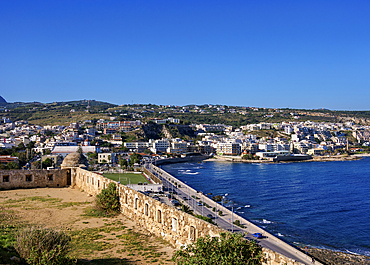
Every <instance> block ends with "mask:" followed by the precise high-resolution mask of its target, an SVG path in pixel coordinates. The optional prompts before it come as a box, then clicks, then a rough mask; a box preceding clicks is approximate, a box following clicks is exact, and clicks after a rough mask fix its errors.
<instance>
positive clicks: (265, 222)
mask: <svg viewBox="0 0 370 265" xmlns="http://www.w3.org/2000/svg"><path fill="white" fill-rule="evenodd" d="M255 222H256V223H260V224H273V223H274V222H273V221H269V220H266V219H262V221H261V220H255Z"/></svg>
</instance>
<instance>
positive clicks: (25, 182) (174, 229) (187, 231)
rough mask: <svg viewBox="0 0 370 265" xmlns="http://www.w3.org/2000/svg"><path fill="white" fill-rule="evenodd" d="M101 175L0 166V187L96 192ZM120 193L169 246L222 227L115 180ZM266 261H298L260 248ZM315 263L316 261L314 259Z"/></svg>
mask: <svg viewBox="0 0 370 265" xmlns="http://www.w3.org/2000/svg"><path fill="white" fill-rule="evenodd" d="M111 182H114V181H112V180H110V179H107V178H105V177H104V176H102V175H99V174H96V173H94V172H90V171H87V170H84V169H81V168H70V169H62V170H0V189H16V188H36V187H64V186H67V185H68V184H69V183H71V184H72V186H74V187H75V188H78V189H80V190H82V191H84V192H86V193H88V194H91V195H97V194H98V193H100V192H101V190H102V189H104V188H107V187H108V185H109V183H111ZM115 183H116V185H117V187H118V191H119V196H120V203H121V212H122V214H123V215H125V216H127V217H128V218H130V219H132V220H133V221H135V222H136V224H137V225H138V226H141V227H143V228H144V229H146V230H147V231H149V232H150V233H152V234H154V235H156V236H158V237H161V238H163V239H164V240H166V241H168V242H169V243H171V244H172V245H173V246H175V247H177V248H179V247H181V246H184V245H187V244H190V243H193V242H195V241H196V239H197V238H199V237H204V236H207V235H209V236H211V237H216V236H219V234H220V233H221V232H225V230H223V229H221V228H219V227H217V226H215V225H212V224H210V223H208V222H205V221H203V220H201V219H198V218H196V217H194V216H192V215H189V214H187V213H184V212H182V211H178V210H177V209H176V208H175V207H172V206H168V205H166V204H163V203H161V202H159V201H156V200H154V199H152V198H150V197H148V196H145V195H144V194H142V193H140V192H137V191H135V190H133V189H130V188H129V187H126V186H124V185H121V184H118V183H117V182H115ZM263 253H264V255H265V257H266V258H265V261H264V264H266V265H282V264H286V265H300V264H301V263H299V262H296V261H294V260H292V259H289V258H287V257H285V256H283V255H281V254H279V253H276V252H274V251H271V250H269V249H265V248H264V249H263ZM317 264H318V263H317Z"/></svg>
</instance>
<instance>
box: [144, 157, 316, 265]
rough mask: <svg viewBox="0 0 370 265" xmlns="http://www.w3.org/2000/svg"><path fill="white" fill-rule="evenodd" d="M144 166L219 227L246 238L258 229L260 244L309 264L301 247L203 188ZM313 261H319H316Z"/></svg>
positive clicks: (181, 198)
mask: <svg viewBox="0 0 370 265" xmlns="http://www.w3.org/2000/svg"><path fill="white" fill-rule="evenodd" d="M144 167H145V168H146V169H148V170H149V171H150V172H151V173H152V174H154V175H155V176H157V177H158V178H159V179H161V180H162V183H163V185H164V186H165V187H166V188H167V189H168V190H169V191H171V190H172V191H175V193H176V195H175V196H176V198H178V199H179V200H180V201H181V202H182V203H183V204H187V205H188V206H189V207H190V208H191V209H192V210H193V211H194V213H195V214H201V215H203V216H207V215H209V216H211V215H212V218H213V221H214V222H215V223H216V224H217V225H218V226H219V227H221V228H223V229H225V230H227V231H230V232H234V233H245V234H246V236H245V237H246V238H247V239H249V240H252V239H254V240H255V238H254V237H253V234H254V233H261V234H262V235H263V238H262V239H257V240H256V241H257V243H258V244H260V245H261V246H262V247H264V248H267V249H270V250H272V251H275V252H277V253H279V254H282V255H284V256H286V257H288V258H291V259H293V260H295V261H298V262H301V263H303V264H307V265H308V264H312V258H311V257H310V256H308V255H306V254H305V253H304V252H302V251H301V250H299V249H297V248H295V247H294V246H291V245H290V244H288V243H286V242H284V241H283V240H281V239H279V238H277V237H276V236H274V235H272V234H271V233H269V232H267V231H265V230H264V229H262V228H261V227H258V226H257V225H255V224H253V223H252V222H250V221H248V220H246V219H244V218H243V217H241V216H239V215H237V214H236V213H234V212H233V211H230V209H228V208H226V207H224V206H223V205H220V204H218V203H217V202H215V201H213V200H212V199H210V198H208V197H207V196H205V195H204V194H203V193H202V192H200V191H197V190H195V189H193V188H192V187H190V186H189V185H187V184H186V183H184V182H182V181H180V180H179V179H177V178H175V177H174V176H172V175H171V174H169V173H168V172H166V171H164V170H163V169H161V168H159V167H157V166H155V165H153V164H150V163H146V164H145V165H144ZM199 202H201V204H202V206H201V205H200V204H199V205H198V203H199ZM205 204H207V205H209V206H210V208H208V207H206V206H205ZM213 207H215V209H216V210H215V212H214V211H212V208H213ZM218 211H222V215H218V214H217V212H218ZM236 220H239V222H240V224H242V225H244V227H245V228H241V227H239V226H236V225H234V224H233V222H235V221H236ZM315 264H321V263H320V262H318V261H316V262H315Z"/></svg>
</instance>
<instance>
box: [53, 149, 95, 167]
mask: <svg viewBox="0 0 370 265" xmlns="http://www.w3.org/2000/svg"><path fill="white" fill-rule="evenodd" d="M88 165H89V163H88V161H87V159H86V157H85V156H84V155H83V154H80V153H77V152H76V153H71V154H69V155H67V156H66V158H64V160H63V163H62V165H61V166H60V167H61V169H66V168H71V167H80V168H87V167H88Z"/></svg>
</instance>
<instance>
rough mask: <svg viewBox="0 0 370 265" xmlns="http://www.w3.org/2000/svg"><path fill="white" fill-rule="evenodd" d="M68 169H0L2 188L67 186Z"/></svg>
mask: <svg viewBox="0 0 370 265" xmlns="http://www.w3.org/2000/svg"><path fill="white" fill-rule="evenodd" d="M67 172H68V171H67V170H64V169H59V170H58V169H57V170H41V169H40V170H0V189H19V188H23V189H24V188H44V187H54V188H56V187H65V186H66V185H67V183H68V174H67Z"/></svg>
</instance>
